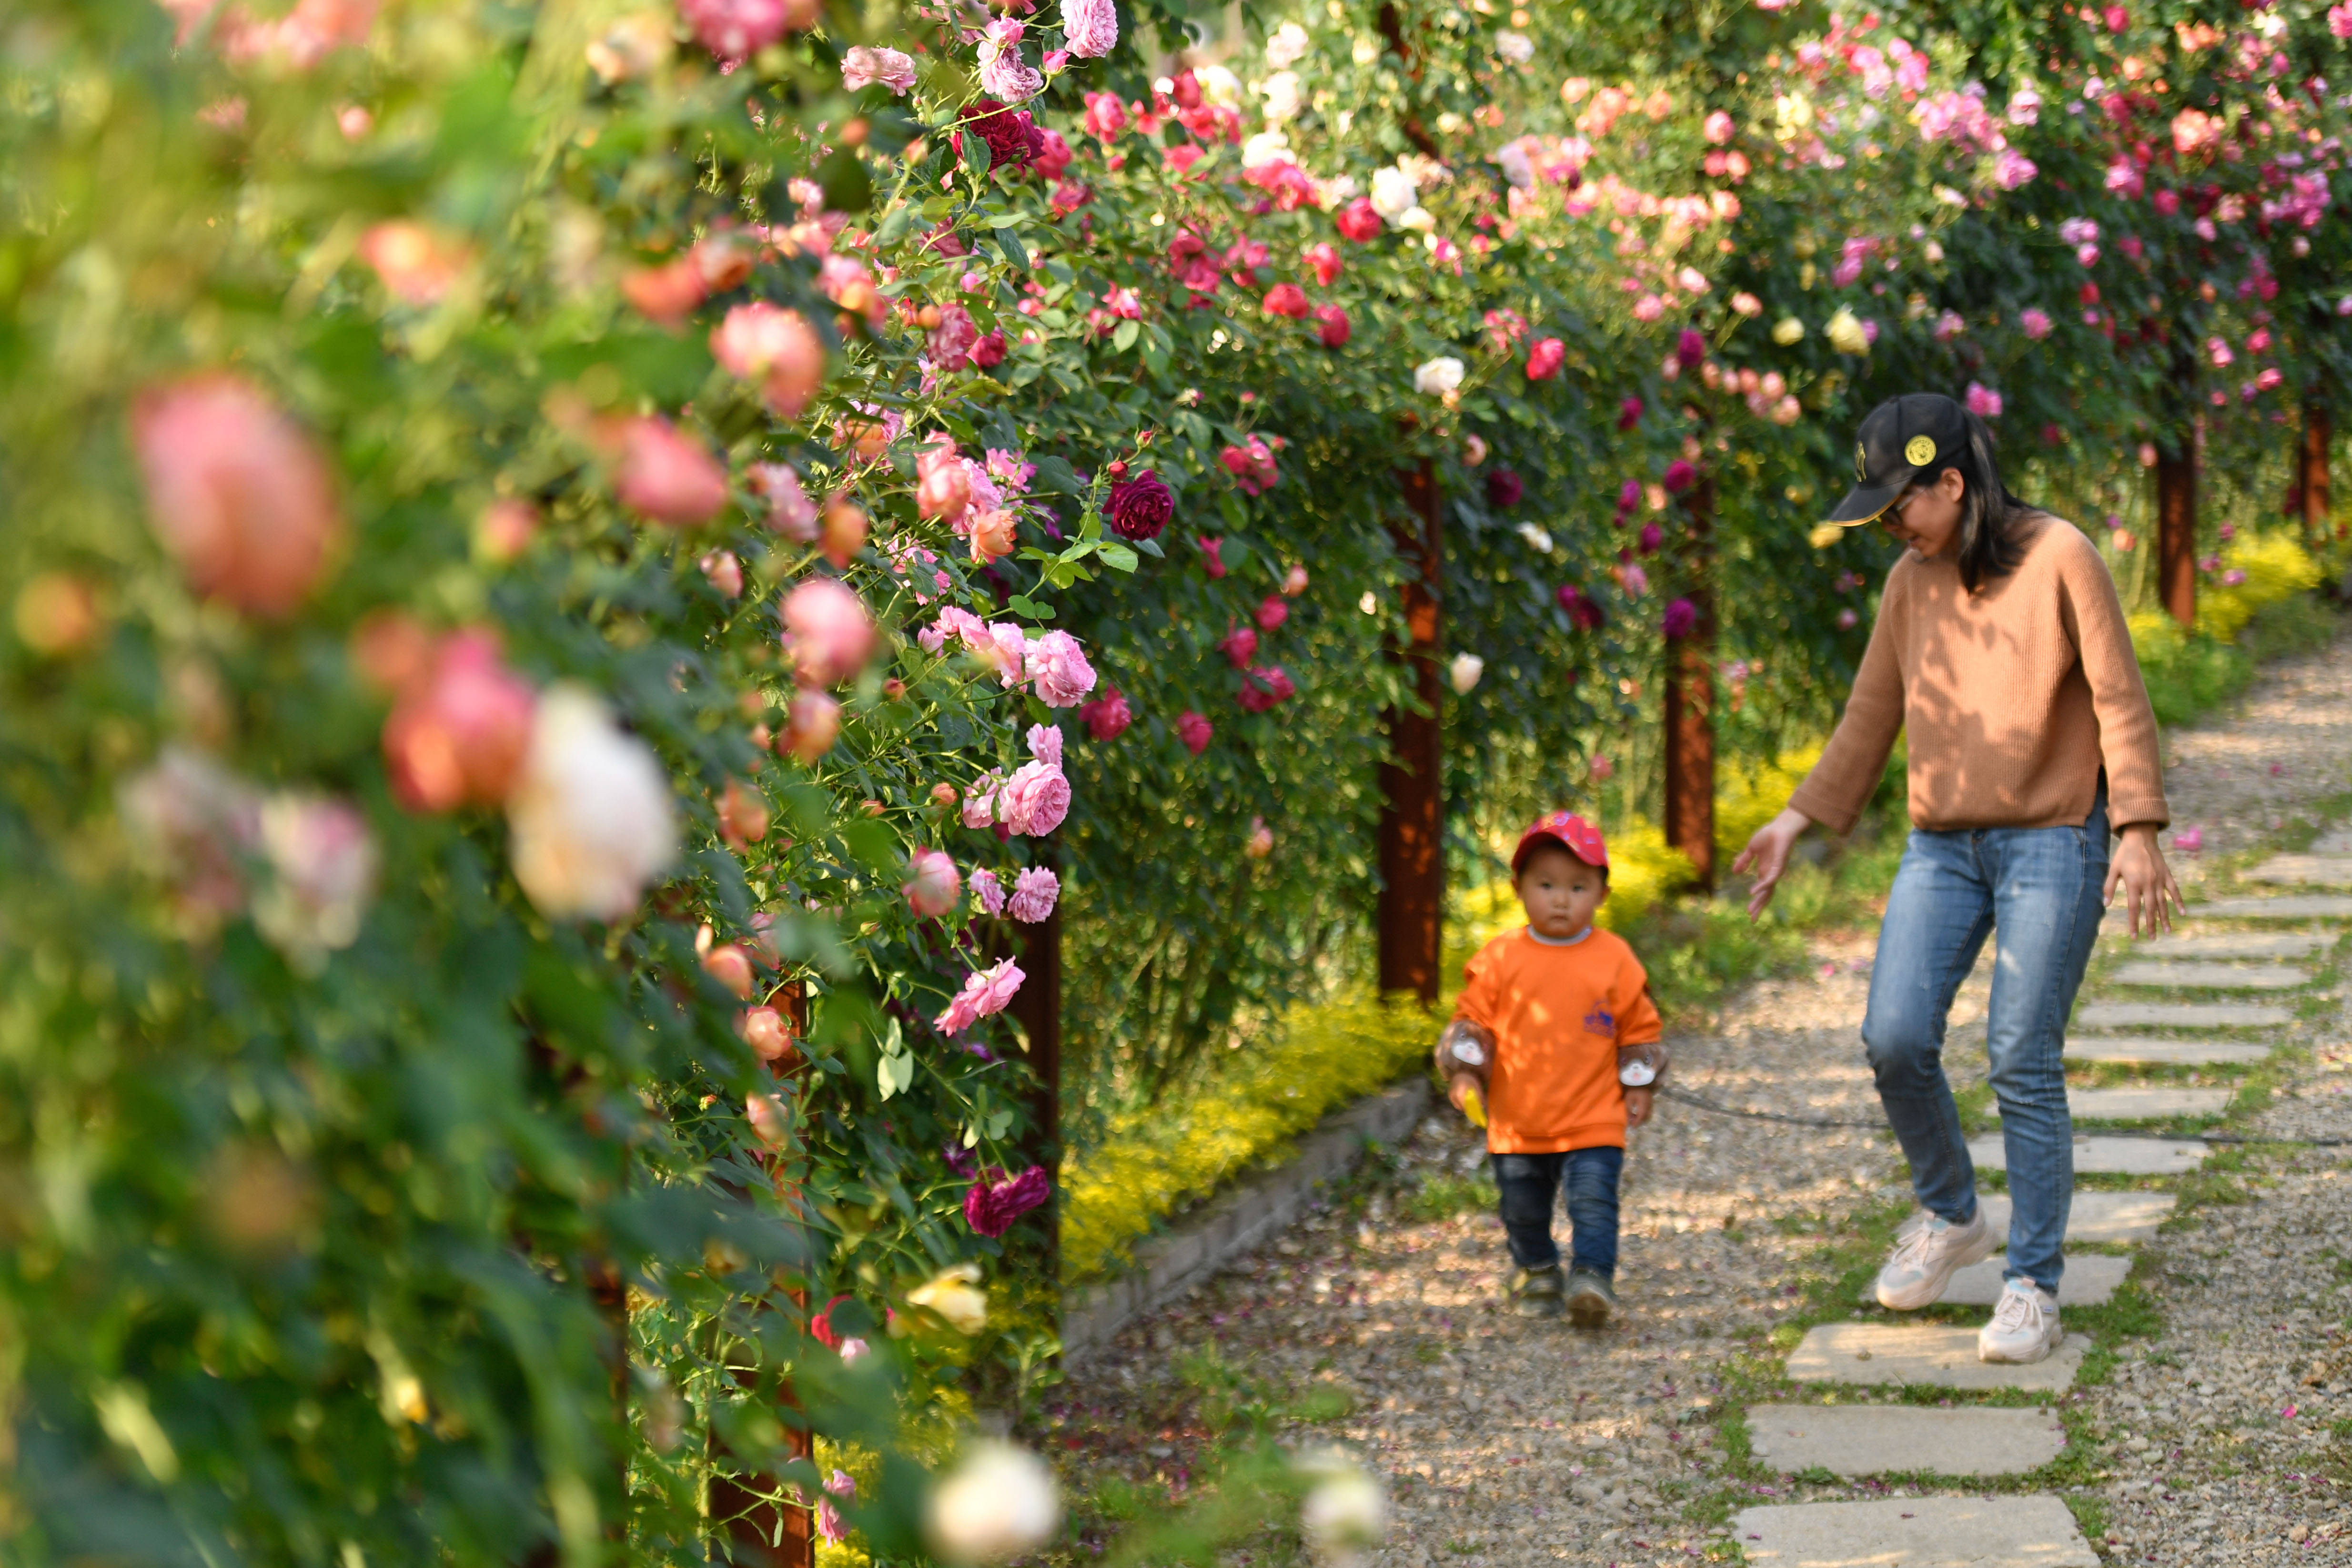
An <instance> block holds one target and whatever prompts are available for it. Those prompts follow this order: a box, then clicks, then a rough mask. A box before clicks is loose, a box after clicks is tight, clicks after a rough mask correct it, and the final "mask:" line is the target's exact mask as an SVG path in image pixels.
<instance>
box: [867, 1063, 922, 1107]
mask: <svg viewBox="0 0 2352 1568" xmlns="http://www.w3.org/2000/svg"><path fill="white" fill-rule="evenodd" d="M874 1077H875V1079H876V1080H877V1083H878V1084H879V1086H880V1088H881V1089H882V1098H883V1099H885V1100H887V1099H889V1098H890V1097H891V1096H892V1095H894V1094H902V1093H904V1092H905V1091H906V1090H907V1089H910V1088H912V1087H913V1085H914V1082H915V1058H913V1057H912V1056H911V1055H909V1056H885V1057H884V1058H882V1059H881V1061H880V1062H878V1063H877V1064H876V1065H875V1068H874Z"/></svg>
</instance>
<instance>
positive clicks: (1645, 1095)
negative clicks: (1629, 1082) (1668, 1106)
mask: <svg viewBox="0 0 2352 1568" xmlns="http://www.w3.org/2000/svg"><path fill="white" fill-rule="evenodd" d="M1656 1100H1657V1096H1656V1095H1655V1094H1654V1093H1653V1092H1652V1091H1651V1090H1649V1089H1627V1090H1626V1091H1625V1125H1626V1127H1627V1128H1628V1129H1629V1130H1630V1129H1632V1128H1635V1127H1639V1126H1641V1125H1642V1123H1643V1122H1644V1121H1648V1120H1650V1109H1651V1107H1652V1106H1653V1105H1654V1103H1655V1102H1656Z"/></svg>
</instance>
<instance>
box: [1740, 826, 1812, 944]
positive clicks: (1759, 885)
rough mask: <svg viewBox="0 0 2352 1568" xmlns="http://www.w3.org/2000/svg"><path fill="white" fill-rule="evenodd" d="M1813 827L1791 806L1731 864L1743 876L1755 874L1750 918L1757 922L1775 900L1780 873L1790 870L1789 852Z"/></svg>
mask: <svg viewBox="0 0 2352 1568" xmlns="http://www.w3.org/2000/svg"><path fill="white" fill-rule="evenodd" d="M1812 825H1813V819H1812V818H1811V817H1810V816H1806V815H1805V814H1804V813H1803V812H1801V811H1799V810H1797V809H1796V808H1795V807H1793V806H1791V807H1789V808H1788V809H1786V810H1784V811H1782V812H1781V813H1780V816H1776V817H1774V818H1773V819H1772V820H1771V821H1769V822H1768V823H1766V824H1765V825H1764V826H1761V827H1759V828H1758V829H1757V830H1756V837H1753V838H1751V839H1749V840H1748V847H1747V848H1745V849H1742V850H1741V851H1740V852H1739V855H1738V858H1736V859H1734V860H1733V861H1732V862H1731V869H1732V870H1733V872H1734V873H1736V874H1737V875H1739V876H1747V875H1748V874H1749V873H1750V872H1753V873H1754V874H1755V878H1756V880H1755V882H1754V884H1753V885H1752V886H1750V887H1749V889H1748V919H1749V920H1751V921H1752V920H1755V919H1756V918H1757V917H1759V915H1761V914H1763V912H1764V906H1765V905H1767V904H1769V903H1770V902H1771V901H1772V889H1774V888H1776V887H1778V886H1779V885H1780V873H1781V872H1783V871H1785V870H1787V869H1788V868H1789V851H1790V849H1792V848H1794V847H1796V843H1797V837H1798V835H1800V834H1801V833H1803V832H1804V831H1805V829H1806V828H1808V827H1811V826H1812Z"/></svg>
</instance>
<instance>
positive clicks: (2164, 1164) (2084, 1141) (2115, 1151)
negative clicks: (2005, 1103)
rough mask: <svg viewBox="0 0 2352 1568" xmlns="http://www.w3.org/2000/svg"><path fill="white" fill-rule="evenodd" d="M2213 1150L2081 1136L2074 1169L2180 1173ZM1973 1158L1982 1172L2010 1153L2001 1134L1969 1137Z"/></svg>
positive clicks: (2004, 1166) (2004, 1165)
mask: <svg viewBox="0 0 2352 1568" xmlns="http://www.w3.org/2000/svg"><path fill="white" fill-rule="evenodd" d="M2074 1092H2075V1093H2077V1094H2080V1093H2082V1092H2084V1091H2083V1090H2081V1089H2077V1090H2075V1091H2074ZM2211 1152H2212V1151H2211V1150H2210V1149H2208V1148H2207V1147H2206V1146H2205V1145H2204V1144H2202V1143H2200V1142H2195V1141H2194V1140H2191V1139H2178V1138H2100V1137H2090V1138H2077V1139H2075V1140H2074V1169H2075V1170H2077V1171H2086V1172H2089V1173H2092V1174H2094V1175H2100V1176H2179V1175H2183V1174H2186V1173H2189V1172H2190V1171H2193V1170H2195V1169H2196V1168H2197V1167H2198V1166H2200V1165H2201V1164H2203V1163H2205V1156H2206V1155H2208V1154H2210V1153H2211ZM1969 1159H1971V1160H1974V1161H1975V1162H1976V1164H1977V1169H1978V1170H1979V1171H2006V1170H2008V1169H2009V1152H2008V1150H2007V1148H2006V1147H2004V1140H2003V1139H2002V1138H2001V1137H2000V1135H1999V1134H1997V1133H1994V1134H1987V1135H1984V1136H1980V1137H1976V1138H1971V1139H1969Z"/></svg>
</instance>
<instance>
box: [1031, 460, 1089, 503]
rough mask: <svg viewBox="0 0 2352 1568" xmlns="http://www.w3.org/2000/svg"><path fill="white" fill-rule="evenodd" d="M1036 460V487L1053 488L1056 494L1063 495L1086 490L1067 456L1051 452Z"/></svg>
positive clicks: (1042, 488)
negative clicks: (1058, 455)
mask: <svg viewBox="0 0 2352 1568" xmlns="http://www.w3.org/2000/svg"><path fill="white" fill-rule="evenodd" d="M1036 461H1037V479H1036V487H1035V488H1037V489H1041V490H1052V491H1053V492H1054V493H1055V495H1063V496H1074V495H1078V494H1081V493H1083V492H1084V490H1085V489H1086V487H1085V486H1083V485H1081V484H1079V483H1078V476H1077V471H1076V469H1074V468H1071V467H1070V465H1069V462H1068V460H1067V459H1066V458H1056V457H1054V456H1052V455H1050V454H1049V455H1047V456H1045V457H1043V458H1038V459H1037V460H1036Z"/></svg>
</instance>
